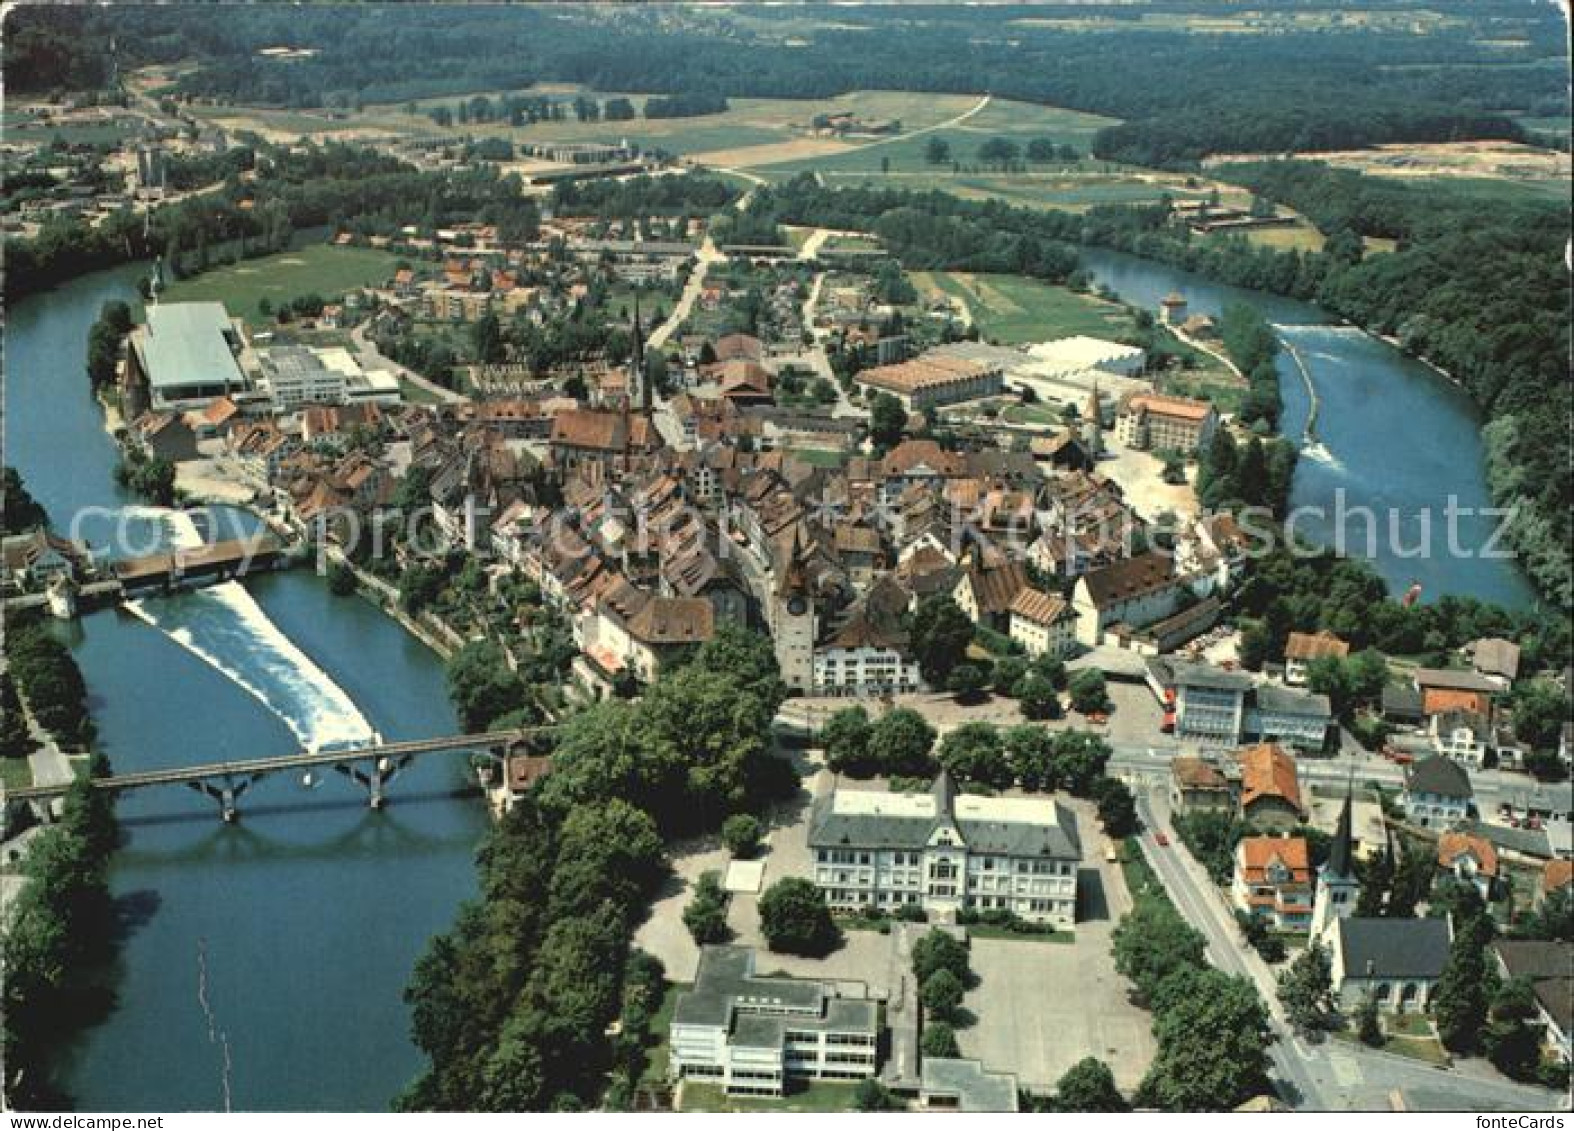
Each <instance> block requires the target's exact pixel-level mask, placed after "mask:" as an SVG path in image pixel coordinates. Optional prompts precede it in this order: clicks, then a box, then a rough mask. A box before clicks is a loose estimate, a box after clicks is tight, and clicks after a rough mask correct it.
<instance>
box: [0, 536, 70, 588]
mask: <svg viewBox="0 0 1574 1131" xmlns="http://www.w3.org/2000/svg"><path fill="white" fill-rule="evenodd" d="M0 547H3V555H4V562H5V582H6V584H7V585H9V586H14V587H15V588H17V589H19V590H21V591H22V592H24V593H30V592H42V591H43V590H45V589H48V588H49V587H50V585H51V584H53V583H54V582H56V581H59V580H66V581H72V582H75V581H80V580H81V579H82V574H83V573H84V572H85V570H86V569H87V566H88V565H89V563H90V562H91V557H90V555H89V552H88V549H87V547H86V546H83V545H81V544H79V543H76V542H71V541H69V540H67V539H65V538H59V537H57V536H55V535H53V534H50V533H49V532H48V531H46V530H42V529H39V530H30V531H28V532H27V533H25V534H8V535H6V537H5V540H4V542H3V543H0Z"/></svg>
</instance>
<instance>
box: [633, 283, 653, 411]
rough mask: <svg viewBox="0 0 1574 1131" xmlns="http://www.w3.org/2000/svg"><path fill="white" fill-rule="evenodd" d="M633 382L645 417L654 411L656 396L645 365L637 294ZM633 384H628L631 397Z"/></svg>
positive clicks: (643, 328) (643, 335)
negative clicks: (636, 386)
mask: <svg viewBox="0 0 1574 1131" xmlns="http://www.w3.org/2000/svg"><path fill="white" fill-rule="evenodd" d="M633 376H634V381H638V382H639V409H640V411H641V412H642V413H644V414H645V415H646V416H649V415H650V414H651V413H653V412H655V411H656V395H655V391H654V390H653V388H652V387H651V381H650V367H649V366H648V365H646V364H645V327H644V325H643V324H642V323H641V322H640V317H639V292H638V291H635V292H634V374H633ZM633 392H634V382H633V381H631V382H629V395H631V396H632V395H633Z"/></svg>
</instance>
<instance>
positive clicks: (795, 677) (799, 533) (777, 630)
mask: <svg viewBox="0 0 1574 1131" xmlns="http://www.w3.org/2000/svg"><path fill="white" fill-rule="evenodd" d="M785 557H786V560H785V561H784V562H783V563H782V567H781V570H780V575H779V576H778V578H777V580H776V584H775V586H774V587H773V588H772V591H771V600H770V608H769V621H770V628H771V638H772V640H773V641H774V643H775V645H776V664H777V666H778V667H780V668H781V673H782V682H783V683H785V684H786V685H787V686H788V687H790V688H793V689H795V690H797V691H805V692H807V691H812V690H813V689H814V641H815V636H816V634H817V632H818V630H819V622H818V619H817V617H816V615H815V607H814V591H813V587H812V586H811V584H810V577H809V565H808V557H809V545H808V540H807V539H806V538H805V536H804V529H803V524H802V523H801V522H800V523H796V524H794V526H793V531H792V542H791V544H790V545H789V546H788V549H787V553H786V555H785Z"/></svg>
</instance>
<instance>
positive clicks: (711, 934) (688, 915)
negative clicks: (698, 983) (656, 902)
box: [683, 872, 732, 946]
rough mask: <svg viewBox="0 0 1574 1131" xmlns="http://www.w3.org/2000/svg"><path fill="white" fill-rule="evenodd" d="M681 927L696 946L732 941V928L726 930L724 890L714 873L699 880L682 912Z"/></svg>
mask: <svg viewBox="0 0 1574 1131" xmlns="http://www.w3.org/2000/svg"><path fill="white" fill-rule="evenodd" d="M683 925H684V926H685V927H687V928H688V929H689V934H690V936H692V937H693V939H694V941H695V943H697V944H698V945H700V946H706V945H708V944H710V943H724V942H726V941H727V940H728V939H730V938H732V928H731V927H729V926H727V889H726V888H724V887H722V884H721V876H720V875H719V874H718V873H716V872H706V873H704V874H703V875H702V876H700V878H699V881H698V882H697V883H696V884H695V885H694V895H693V896H692V897H690V899H689V905H688V906H687V907H685V908H684V909H683Z"/></svg>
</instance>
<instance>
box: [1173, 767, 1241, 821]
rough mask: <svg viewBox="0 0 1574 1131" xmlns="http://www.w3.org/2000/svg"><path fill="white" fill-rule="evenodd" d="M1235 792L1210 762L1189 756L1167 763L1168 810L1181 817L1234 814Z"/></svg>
mask: <svg viewBox="0 0 1574 1131" xmlns="http://www.w3.org/2000/svg"><path fill="white" fill-rule="evenodd" d="M1236 794H1237V791H1236V788H1235V786H1234V784H1233V783H1232V782H1231V781H1230V779H1229V778H1227V777H1225V776H1224V772H1223V771H1222V770H1220V769H1219V767H1217V766H1215V765H1214V764H1213V763H1212V762H1208V761H1204V760H1203V759H1201V758H1194V757H1191V756H1189V755H1184V754H1183V755H1179V756H1177V757H1175V758H1173V759H1171V761H1170V807H1171V808H1172V809H1175V810H1177V811H1179V812H1183V813H1198V812H1203V813H1234V812H1235V806H1236V804H1237V801H1236Z"/></svg>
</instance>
